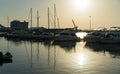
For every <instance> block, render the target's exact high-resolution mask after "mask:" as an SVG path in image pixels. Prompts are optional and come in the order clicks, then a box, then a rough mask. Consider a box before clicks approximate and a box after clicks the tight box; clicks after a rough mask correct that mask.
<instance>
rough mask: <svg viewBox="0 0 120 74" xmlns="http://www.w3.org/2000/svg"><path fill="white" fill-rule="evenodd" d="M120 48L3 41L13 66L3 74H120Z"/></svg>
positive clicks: (6, 67) (4, 68) (0, 47)
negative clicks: (10, 55)
mask: <svg viewBox="0 0 120 74" xmlns="http://www.w3.org/2000/svg"><path fill="white" fill-rule="evenodd" d="M119 45H120V44H93V43H91V44H87V43H86V42H82V41H81V42H62V43H61V42H56V43H53V42H49V41H45V42H34V41H32V42H31V41H19V40H9V41H8V40H7V39H5V38H4V37H2V38H0V50H1V51H2V52H3V53H5V52H7V51H9V52H11V54H12V55H13V59H12V62H8V63H4V62H3V63H2V64H1V65H0V74H120V47H119Z"/></svg>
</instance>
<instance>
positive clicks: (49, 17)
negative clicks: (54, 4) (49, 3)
mask: <svg viewBox="0 0 120 74" xmlns="http://www.w3.org/2000/svg"><path fill="white" fill-rule="evenodd" d="M49 28H50V14H49V7H48V29H49Z"/></svg>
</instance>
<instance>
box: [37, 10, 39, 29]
mask: <svg viewBox="0 0 120 74" xmlns="http://www.w3.org/2000/svg"><path fill="white" fill-rule="evenodd" d="M37 27H39V12H38V11H37Z"/></svg>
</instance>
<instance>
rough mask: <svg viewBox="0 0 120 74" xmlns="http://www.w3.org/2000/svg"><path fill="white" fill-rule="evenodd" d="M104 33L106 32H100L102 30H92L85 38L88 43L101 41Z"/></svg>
mask: <svg viewBox="0 0 120 74" xmlns="http://www.w3.org/2000/svg"><path fill="white" fill-rule="evenodd" d="M103 35H104V32H100V31H95V32H91V33H89V34H88V35H87V36H86V37H85V38H84V40H85V41H86V42H88V43H92V42H100V41H101V37H102V36H103Z"/></svg>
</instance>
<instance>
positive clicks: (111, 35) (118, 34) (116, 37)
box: [101, 31, 120, 43]
mask: <svg viewBox="0 0 120 74" xmlns="http://www.w3.org/2000/svg"><path fill="white" fill-rule="evenodd" d="M101 43H120V31H111V32H107V33H106V34H105V36H104V37H102V38H101Z"/></svg>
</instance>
